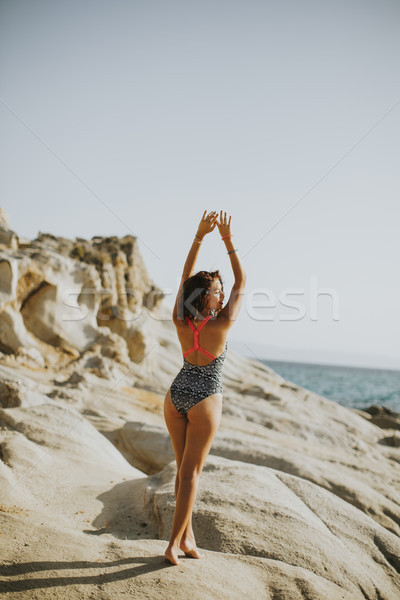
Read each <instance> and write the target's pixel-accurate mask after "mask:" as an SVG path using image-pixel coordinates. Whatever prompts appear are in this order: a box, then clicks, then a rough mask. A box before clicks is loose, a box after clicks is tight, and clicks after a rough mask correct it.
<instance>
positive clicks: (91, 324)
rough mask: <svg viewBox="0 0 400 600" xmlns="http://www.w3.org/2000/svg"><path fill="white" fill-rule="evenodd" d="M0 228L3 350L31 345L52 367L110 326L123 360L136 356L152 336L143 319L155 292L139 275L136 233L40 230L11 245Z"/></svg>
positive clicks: (143, 352)
mask: <svg viewBox="0 0 400 600" xmlns="http://www.w3.org/2000/svg"><path fill="white" fill-rule="evenodd" d="M7 231H8V230H7ZM1 235H2V234H1V231H0V350H1V351H2V352H3V353H7V354H15V355H18V353H19V352H20V351H21V349H22V348H24V349H25V350H26V349H30V348H36V349H38V350H39V351H40V353H41V355H42V356H43V357H44V359H45V362H46V363H48V364H50V365H52V366H54V365H55V364H56V363H57V362H59V361H61V360H62V358H63V359H64V363H65V362H66V361H67V362H68V358H69V359H74V358H76V357H78V356H79V355H80V354H81V353H82V352H83V351H84V350H85V349H86V348H87V347H88V346H89V345H93V344H94V343H95V342H96V340H97V339H98V338H99V337H101V336H103V337H104V335H105V331H108V332H110V331H111V332H114V333H116V334H118V335H119V336H120V337H122V338H123V339H124V340H125V342H126V344H127V346H128V353H129V357H130V360H131V361H133V362H136V363H139V362H141V361H142V360H143V358H144V357H145V355H146V352H148V350H149V348H150V347H151V345H152V344H154V342H155V339H154V337H153V338H152V331H151V327H149V326H148V325H147V321H148V318H149V315H150V314H151V312H152V311H153V310H154V309H155V308H156V307H157V305H158V304H159V302H160V301H161V300H162V298H163V294H162V292H161V290H160V289H159V288H157V287H156V286H155V285H154V284H153V283H152V281H151V280H150V278H149V276H148V274H147V271H146V268H145V265H144V263H143V260H142V258H141V256H140V254H139V252H138V248H137V240H136V238H134V237H132V236H126V237H124V238H122V239H119V238H116V237H110V238H100V237H95V238H93V239H92V240H90V241H89V240H83V239H80V238H79V239H77V240H75V241H72V240H68V239H65V238H57V237H55V236H52V235H49V234H42V233H40V234H39V236H38V238H37V239H36V240H33V241H32V242H25V243H24V244H23V245H22V246H21V247H18V245H17V242H16V243H14V242H12V240H11V238H12V236H11V234H10V235H8V234H7V235H8V238H9V239H8V238H7V240H8V242H9V243H8V242H7V244H5V243H3V244H2V240H3V238H2V237H1ZM10 236H11V237H10ZM6 237H7V236H6ZM12 239H14V238H12ZM15 239H16V238H15ZM4 240H5V238H4ZM2 245H3V247H2V248H1V246H2ZM5 246H7V247H5ZM60 355H64V356H63V357H61V356H60Z"/></svg>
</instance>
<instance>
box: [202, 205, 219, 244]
mask: <svg viewBox="0 0 400 600" xmlns="http://www.w3.org/2000/svg"><path fill="white" fill-rule="evenodd" d="M206 212H207V211H206V210H205V211H204V213H203V216H202V218H201V221H200V225H199V227H198V229H197V235H198V236H200V237H202V238H203V237H204V236H205V235H207V233H210V231H213V229H214V228H215V224H216V219H217V216H218V215H217V213H216V212H215V210H213V211H211V212H210V213H208V215H207V216H205V215H206Z"/></svg>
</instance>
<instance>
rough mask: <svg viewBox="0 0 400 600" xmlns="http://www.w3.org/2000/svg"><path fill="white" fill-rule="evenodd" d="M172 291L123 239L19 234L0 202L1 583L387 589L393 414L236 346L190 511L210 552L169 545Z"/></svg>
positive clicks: (45, 589) (158, 591)
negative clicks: (294, 377)
mask: <svg viewBox="0 0 400 600" xmlns="http://www.w3.org/2000/svg"><path fill="white" fill-rule="evenodd" d="M171 309H172V307H171V306H168V305H167V304H166V302H165V298H164V297H163V293H162V291H161V290H160V289H159V288H158V287H157V286H156V285H155V284H154V282H152V281H151V279H150V278H149V276H148V273H147V271H146V267H145V264H144V263H143V260H142V258H141V256H140V253H139V251H138V246H137V240H136V238H134V237H132V236H126V237H124V238H116V237H109V238H100V237H95V238H92V239H91V240H84V239H76V240H68V239H64V238H57V237H55V236H52V235H50V234H39V235H38V237H37V239H35V240H21V239H19V237H18V235H17V234H16V233H15V232H13V231H12V230H10V226H9V223H8V221H7V219H6V218H5V216H4V214H3V213H1V212H0V350H1V353H0V400H1V402H0V405H1V408H0V427H1V428H0V520H1V536H0V551H1V554H2V557H3V560H2V562H3V567H2V574H1V580H0V591H2V592H3V593H4V594H5V597H10V598H45V597H49V598H50V597H51V598H54V597H55V598H58V597H59V598H61V597H63V598H64V597H68V598H102V599H103V598H120V597H130V596H132V597H134V598H135V599H139V600H141V599H142V598H143V599H144V598H152V599H167V598H168V599H169V598H171V597H176V598H178V599H181V598H182V599H183V598H184V597H185V598H186V597H187V595H188V594H189V593H190V596H191V597H192V598H193V599H194V600H197V599H198V600H200V599H201V600H204V599H208V598H210V599H218V600H221V599H225V598H226V599H229V600H232V599H236V598H238V599H239V598H240V599H241V600H242V599H243V598H249V599H250V598H251V599H253V598H265V599H266V600H269V599H270V600H272V599H274V600H276V599H278V598H282V599H283V600H297V599H300V598H307V599H310V600H313V599H321V600H322V599H323V600H329V599H332V600H339V599H346V600H356V599H360V600H364V599H366V598H367V599H369V600H394V599H395V598H400V576H399V573H400V560H399V556H400V541H399V534H400V500H399V498H400V494H399V492H400V467H399V463H400V447H399V434H398V430H399V426H400V421H399V418H398V415H396V414H394V413H390V414H389V413H388V412H386V413H385V414H384V415H383V414H382V411H375V412H374V411H370V412H363V411H356V410H351V409H346V408H343V407H341V406H339V405H338V404H336V403H334V402H331V401H329V400H327V399H325V398H323V397H321V396H318V395H317V394H313V393H311V392H310V391H308V390H305V389H303V388H300V387H298V386H296V385H294V384H293V383H291V382H288V381H284V380H283V379H282V378H281V377H279V376H278V375H277V374H276V373H274V371H272V370H271V369H269V368H267V367H265V366H264V365H262V364H260V363H258V362H255V361H251V360H249V359H245V358H243V357H240V356H238V355H237V354H235V353H234V352H232V351H229V352H228V356H227V359H226V362H225V367H224V390H225V392H224V407H223V420H222V424H221V428H220V431H219V432H218V434H217V437H216V439H215V441H214V444H213V447H212V450H211V453H210V456H209V458H208V460H207V463H206V466H205V468H204V472H203V475H202V479H201V483H200V490H199V495H198V499H197V501H196V505H195V510H194V529H195V534H196V537H197V541H198V544H199V546H200V547H201V548H202V549H203V550H204V551H205V553H206V558H205V559H203V560H200V561H195V560H190V559H187V560H183V561H182V564H181V565H180V566H179V567H172V566H168V564H167V563H165V562H164V559H163V554H164V550H165V547H166V541H165V540H167V539H168V536H169V531H170V526H171V519H172V514H173V506H174V491H173V489H174V478H175V468H176V467H175V463H174V460H173V452H172V447H171V444H170V440H169V436H168V433H167V430H166V428H165V424H164V420H163V411H162V405H163V399H164V395H165V393H166V391H167V389H168V387H169V385H170V383H171V381H172V378H173V377H174V376H175V374H176V373H177V372H178V370H179V368H180V366H181V364H182V359H181V352H180V346H179V344H178V341H177V338H176V333H175V328H174V326H173V323H172V320H171ZM228 343H229V338H228ZM375 413H378V414H375Z"/></svg>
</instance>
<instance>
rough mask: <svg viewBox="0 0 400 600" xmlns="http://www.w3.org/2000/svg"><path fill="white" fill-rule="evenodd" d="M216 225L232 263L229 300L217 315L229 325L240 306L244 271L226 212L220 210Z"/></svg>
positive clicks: (231, 323)
mask: <svg viewBox="0 0 400 600" xmlns="http://www.w3.org/2000/svg"><path fill="white" fill-rule="evenodd" d="M217 225H218V229H219V232H220V234H221V238H223V241H224V242H225V246H226V250H227V253H228V256H229V258H230V261H231V265H232V271H233V275H234V277H235V282H234V284H233V286H232V291H231V295H230V296H229V300H228V302H227V304H226V305H225V306H224V308H223V309H222V310H221V311H220V313H219V317H220V318H222V319H225V322H226V323H227V325H228V326H229V327H231V326H232V325H233V323H234V322H235V320H236V317H237V316H238V314H239V312H240V308H241V306H242V300H243V296H244V292H245V287H246V273H245V270H244V267H243V265H242V263H241V260H240V258H239V256H238V253H237V250H236V248H235V246H234V244H233V241H232V236H233V234H232V233H231V217H229V220H228V219H227V217H226V212H225V213H224V214H222V210H221V213H220V220H219V221H217Z"/></svg>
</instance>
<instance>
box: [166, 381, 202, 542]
mask: <svg viewBox="0 0 400 600" xmlns="http://www.w3.org/2000/svg"><path fill="white" fill-rule="evenodd" d="M164 418H165V423H166V426H167V429H168V433H169V435H170V438H171V442H172V447H173V449H174V454H175V460H176V478H175V500H176V498H177V497H178V489H179V468H180V466H181V462H182V457H183V451H184V449H185V441H186V426H187V423H188V420H187V418H186V416H185V415H182V414H181V413H180V412H179V411H178V410H176V408H175V406H174V405H173V403H172V400H171V392H170V390H168V392H167V393H166V395H165V399H164ZM186 539H187V540H191V542H192V546H193V545H194V546H195V544H193V542H194V535H193V530H192V519H191V518H190V521H189V523H188V525H187V527H186V529H185V531H184V533H183V540H186ZM182 550H184V548H182Z"/></svg>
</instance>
